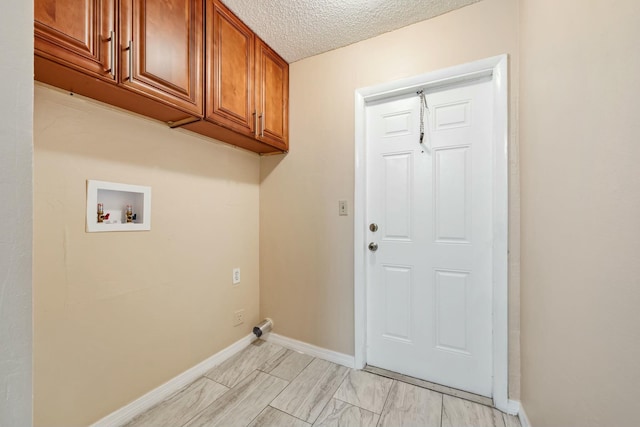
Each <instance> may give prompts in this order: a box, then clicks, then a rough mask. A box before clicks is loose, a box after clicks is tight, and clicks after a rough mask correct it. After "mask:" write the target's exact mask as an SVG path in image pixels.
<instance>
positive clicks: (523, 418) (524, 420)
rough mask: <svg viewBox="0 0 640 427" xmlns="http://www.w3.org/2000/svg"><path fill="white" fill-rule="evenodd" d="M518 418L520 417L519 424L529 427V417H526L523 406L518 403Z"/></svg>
mask: <svg viewBox="0 0 640 427" xmlns="http://www.w3.org/2000/svg"><path fill="white" fill-rule="evenodd" d="M518 418H520V425H521V426H522V427H531V422H530V421H529V417H527V413H526V412H524V407H523V406H522V404H520V411H519V412H518Z"/></svg>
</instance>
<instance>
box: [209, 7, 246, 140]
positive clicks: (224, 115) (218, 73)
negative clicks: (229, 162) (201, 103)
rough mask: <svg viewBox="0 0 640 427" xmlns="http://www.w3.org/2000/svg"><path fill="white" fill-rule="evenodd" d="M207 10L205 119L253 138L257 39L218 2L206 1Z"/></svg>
mask: <svg viewBox="0 0 640 427" xmlns="http://www.w3.org/2000/svg"><path fill="white" fill-rule="evenodd" d="M206 9H207V19H206V23H207V24H206V25H207V29H206V39H207V67H206V69H207V88H206V99H207V104H206V105H207V108H206V118H207V120H211V121H213V122H215V123H217V124H220V125H222V126H225V127H227V128H229V129H232V130H234V131H236V132H239V133H242V134H244V135H247V136H253V135H254V133H255V123H256V120H257V116H256V114H255V104H254V96H253V94H254V88H253V84H254V72H253V68H254V66H253V52H254V43H255V36H254V34H253V32H252V31H251V30H250V29H249V27H247V26H246V25H245V24H244V23H242V21H240V20H239V19H238V18H236V16H235V15H233V14H232V13H231V12H230V11H229V10H228V9H227V8H226V7H225V6H224V5H223V4H221V3H220V2H219V1H218V0H207V5H206Z"/></svg>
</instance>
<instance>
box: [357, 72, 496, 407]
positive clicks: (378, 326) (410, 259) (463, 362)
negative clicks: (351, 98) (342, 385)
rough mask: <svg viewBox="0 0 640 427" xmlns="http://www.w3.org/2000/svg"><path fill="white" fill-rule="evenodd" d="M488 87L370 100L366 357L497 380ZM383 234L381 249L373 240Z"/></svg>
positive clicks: (443, 379) (473, 380) (480, 387)
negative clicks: (422, 103) (424, 102)
mask: <svg viewBox="0 0 640 427" xmlns="http://www.w3.org/2000/svg"><path fill="white" fill-rule="evenodd" d="M492 97H493V95H492V86H491V82H490V81H489V80H488V79H487V80H485V81H476V82H470V83H467V84H465V85H457V86H455V87H450V88H444V89H442V88H441V89H438V90H437V91H436V92H432V93H428V92H427V95H426V100H427V105H428V111H427V112H426V113H425V125H424V128H425V136H424V142H423V143H422V144H420V141H419V140H420V137H419V134H420V130H419V129H420V98H419V97H418V95H416V94H412V95H407V96H405V97H402V98H395V99H390V100H383V101H378V102H377V103H375V104H369V105H368V106H367V108H366V120H367V122H366V129H367V136H366V145H367V152H366V155H367V184H366V185H367V213H366V217H367V225H368V227H369V224H376V225H377V230H376V231H372V230H375V228H376V227H375V226H370V227H369V228H368V229H367V231H366V235H367V239H368V243H369V242H370V243H372V244H373V245H371V247H370V249H369V250H368V251H367V252H368V266H367V353H366V354H367V356H366V357H367V363H368V364H369V365H373V366H378V367H381V368H384V369H388V370H392V371H396V372H399V373H403V374H406V375H410V376H413V377H417V378H422V379H425V380H428V381H432V382H435V383H439V384H443V385H447V386H450V387H454V388H458V389H462V390H467V391H470V392H473V393H477V394H481V395H484V396H491V391H492V317H491V316H492V224H493V221H492V158H493V157H492V119H493V118H492V114H493V112H492V111H493V108H492V105H493V104H492V103H493V99H492ZM375 245H377V250H375V251H374V249H375Z"/></svg>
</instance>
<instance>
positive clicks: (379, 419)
mask: <svg viewBox="0 0 640 427" xmlns="http://www.w3.org/2000/svg"><path fill="white" fill-rule="evenodd" d="M391 381H393V382H392V383H391V387H389V392H388V393H387V397H386V398H385V399H384V404H383V405H382V410H381V411H380V414H379V415H380V417H379V418H378V422H377V423H376V426H379V425H380V422H381V421H382V414H384V410H385V409H388V408H387V403H388V402H389V396H391V390H392V389H393V386H394V385H395V383H397V382H398V381H397V380H394V379H393V378H391Z"/></svg>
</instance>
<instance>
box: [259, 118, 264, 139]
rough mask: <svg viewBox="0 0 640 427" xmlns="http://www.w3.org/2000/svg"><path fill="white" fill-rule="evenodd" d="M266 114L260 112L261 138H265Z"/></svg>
mask: <svg viewBox="0 0 640 427" xmlns="http://www.w3.org/2000/svg"><path fill="white" fill-rule="evenodd" d="M264 116H265V114H264V113H262V114H260V122H261V123H260V138H264Z"/></svg>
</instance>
